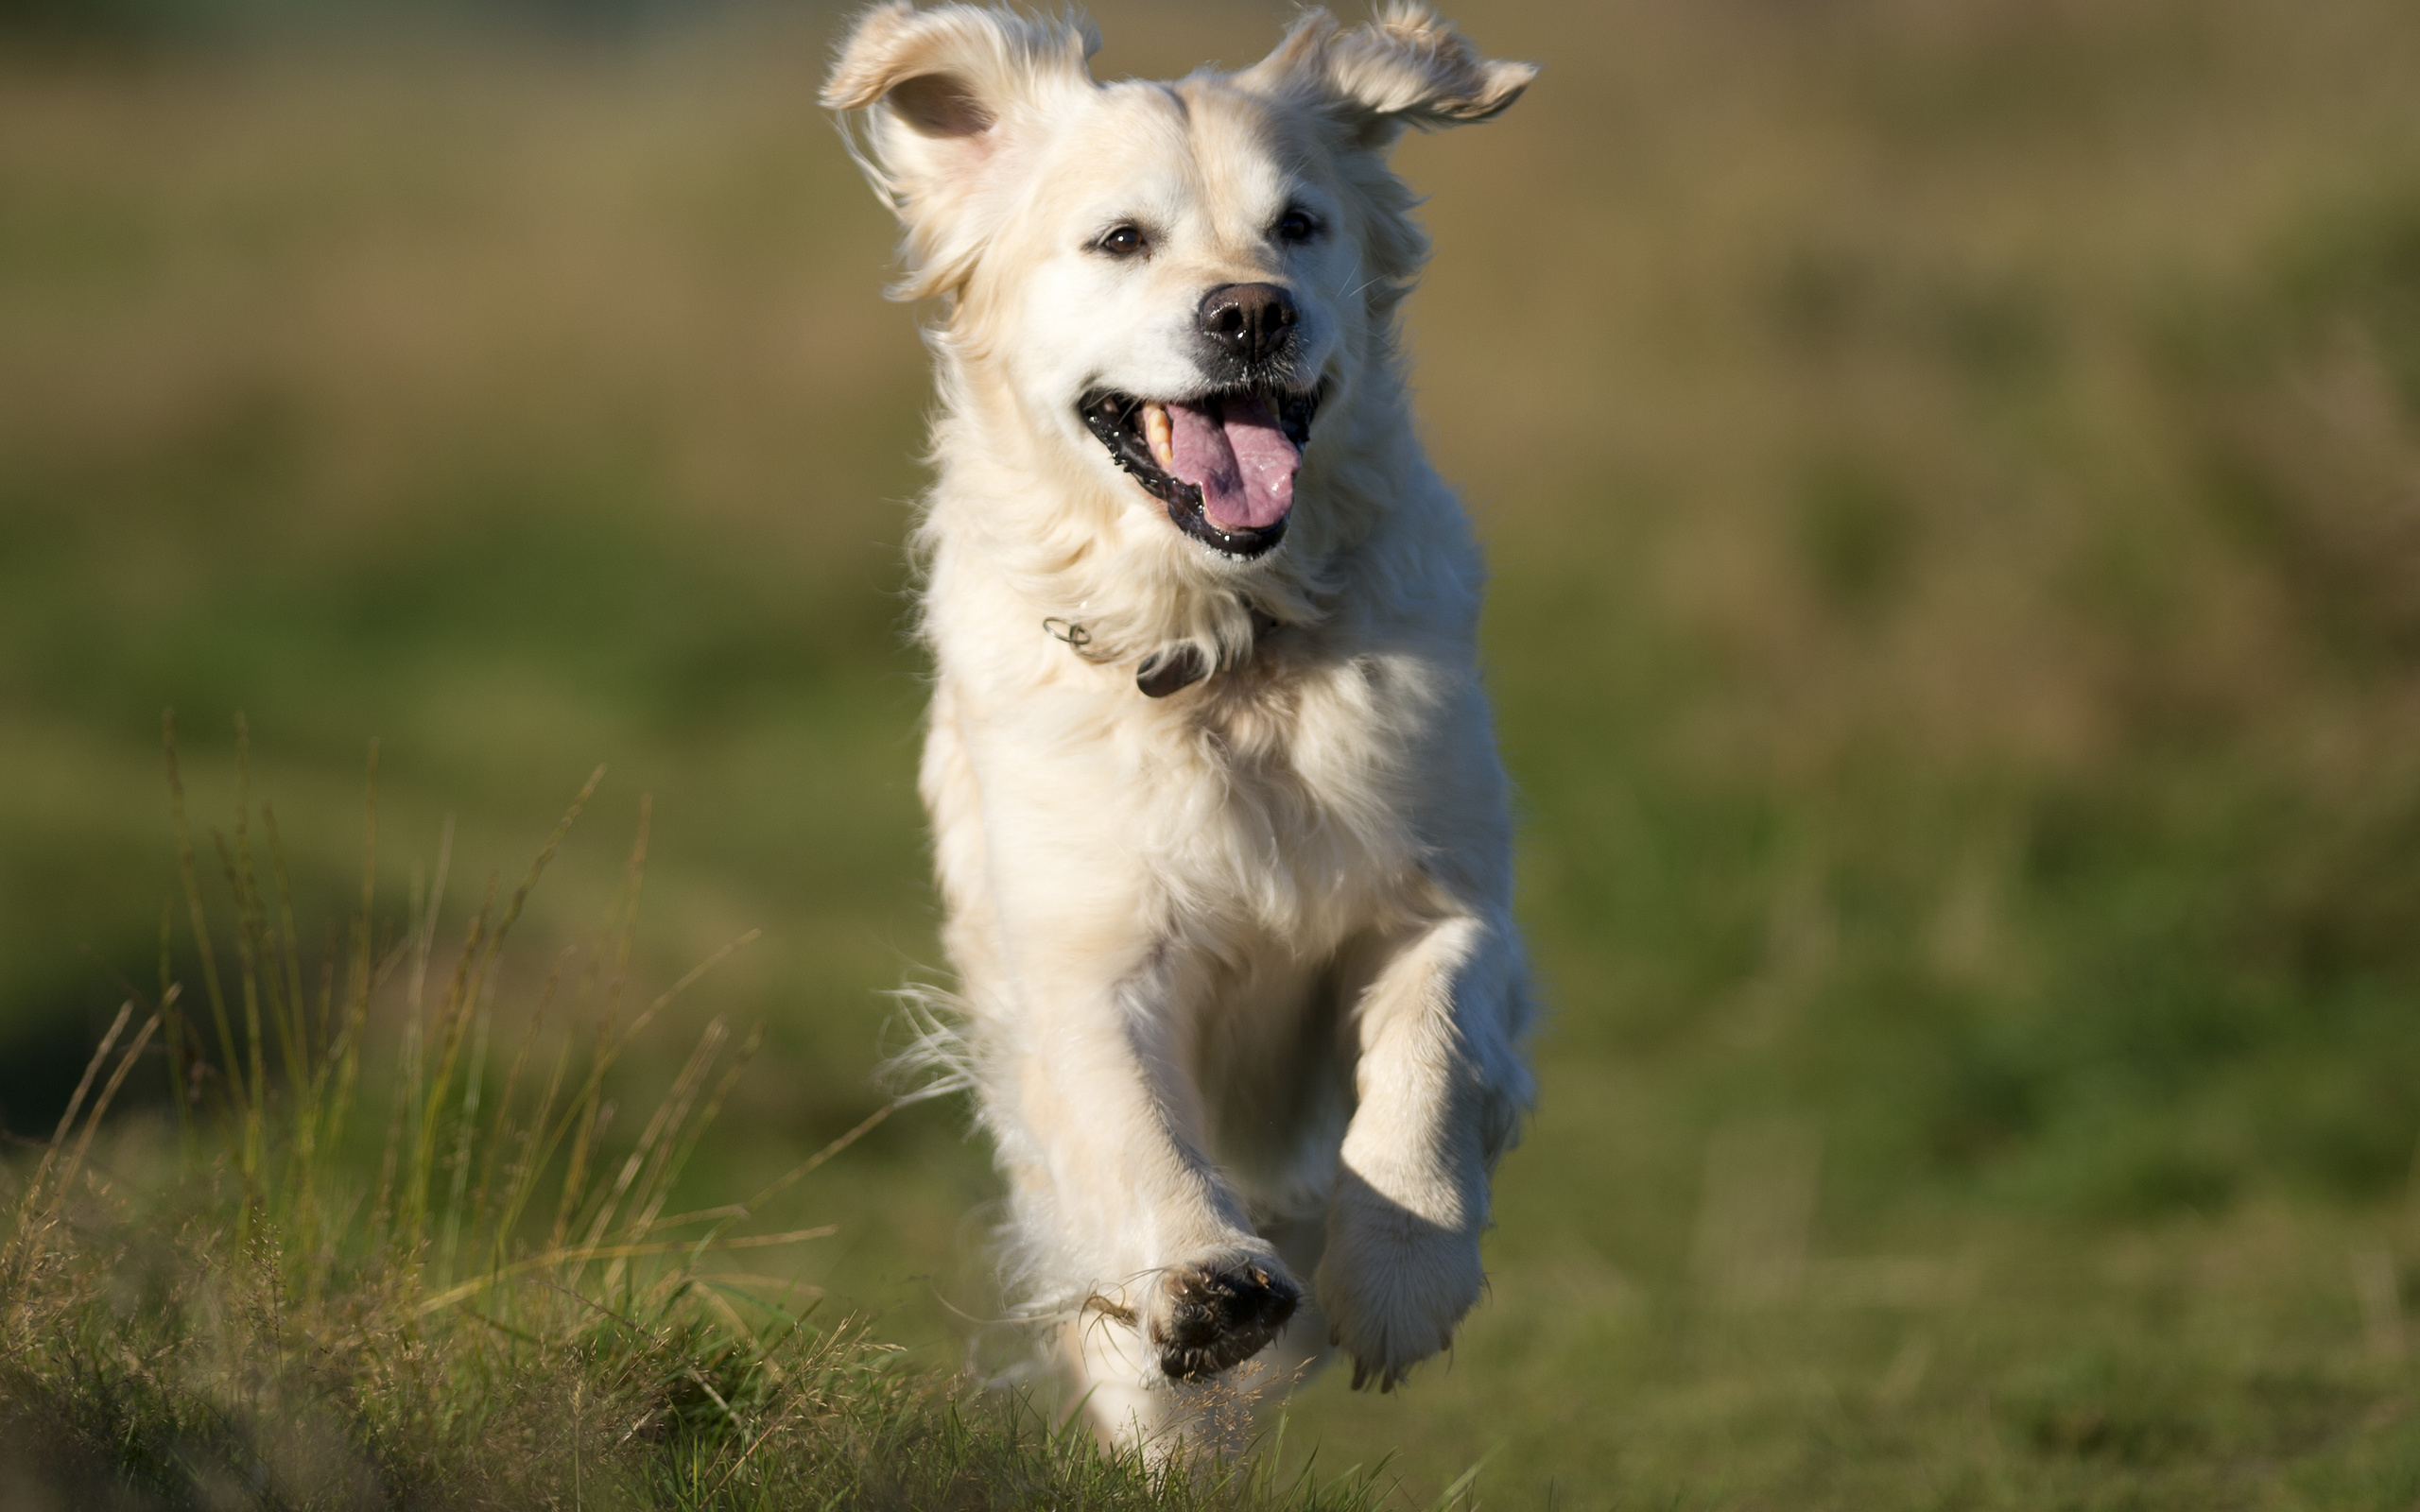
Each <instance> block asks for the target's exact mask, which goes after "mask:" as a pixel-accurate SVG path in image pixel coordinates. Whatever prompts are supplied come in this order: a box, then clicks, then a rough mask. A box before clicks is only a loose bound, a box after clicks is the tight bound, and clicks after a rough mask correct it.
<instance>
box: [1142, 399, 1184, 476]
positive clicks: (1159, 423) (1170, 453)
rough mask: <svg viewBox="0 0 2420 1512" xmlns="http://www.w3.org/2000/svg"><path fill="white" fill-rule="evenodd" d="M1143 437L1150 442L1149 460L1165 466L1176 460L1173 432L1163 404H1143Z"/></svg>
mask: <svg viewBox="0 0 2420 1512" xmlns="http://www.w3.org/2000/svg"><path fill="white" fill-rule="evenodd" d="M1143 439H1144V440H1146V441H1148V442H1150V447H1151V460H1152V461H1154V462H1157V463H1158V464H1160V466H1161V467H1163V468H1166V467H1168V466H1170V465H1172V464H1173V463H1174V462H1175V461H1176V440H1175V434H1174V432H1172V431H1171V430H1170V429H1169V428H1168V412H1167V405H1165V404H1145V405H1144V406H1143Z"/></svg>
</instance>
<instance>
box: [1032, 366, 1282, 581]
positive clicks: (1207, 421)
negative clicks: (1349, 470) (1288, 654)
mask: <svg viewBox="0 0 2420 1512" xmlns="http://www.w3.org/2000/svg"><path fill="white" fill-rule="evenodd" d="M1319 404H1320V401H1319V393H1318V391H1317V390H1316V389H1314V390H1311V391H1309V392H1307V393H1296V392H1293V391H1291V390H1288V389H1282V388H1233V389H1227V390H1223V391H1221V392H1219V393H1213V394H1205V395H1202V396H1201V398H1198V399H1167V400H1154V399H1137V398H1135V397H1134V396H1133V395H1132V394H1121V393H1117V392H1115V391H1114V390H1110V389H1096V390H1094V391H1093V392H1091V393H1089V394H1086V395H1085V396H1084V397H1083V399H1082V400H1081V401H1080V402H1079V404H1078V408H1079V410H1080V412H1081V413H1082V415H1083V417H1084V423H1085V424H1086V425H1087V426H1089V427H1091V429H1092V433H1093V434H1094V435H1095V436H1098V437H1099V438H1100V443H1101V444H1102V445H1103V446H1106V447H1108V448H1109V455H1111V456H1112V457H1114V458H1115V459H1116V462H1117V465H1118V466H1119V467H1122V468H1124V469H1125V470H1126V471H1127V472H1132V474H1134V479H1135V481H1136V482H1138V483H1140V484H1142V485H1143V487H1144V488H1145V489H1147V490H1150V493H1151V496H1152V497H1154V498H1156V499H1158V500H1160V501H1161V502H1162V503H1164V504H1166V505H1167V509H1168V518H1169V519H1171V520H1173V521H1175V522H1176V524H1177V528H1179V529H1181V530H1183V531H1184V533H1185V534H1186V535H1188V536H1191V537H1193V538H1194V539H1195V540H1196V541H1201V542H1202V543H1203V544H1204V545H1207V546H1211V547H1213V548H1215V549H1217V550H1219V551H1222V552H1225V553H1226V554H1227V555H1229V556H1231V557H1257V556H1259V555H1260V554H1261V553H1263V552H1265V551H1268V550H1269V549H1270V548H1271V547H1272V546H1275V545H1276V544H1277V542H1278V541H1280V540H1282V539H1284V537H1285V535H1286V517H1287V515H1288V512H1290V511H1291V510H1292V509H1293V507H1294V473H1295V472H1296V471H1298V470H1299V469H1300V468H1301V467H1302V465H1303V447H1304V445H1305V443H1306V442H1308V441H1309V440H1310V438H1311V417H1312V415H1313V414H1315V413H1317V412H1318V409H1319Z"/></svg>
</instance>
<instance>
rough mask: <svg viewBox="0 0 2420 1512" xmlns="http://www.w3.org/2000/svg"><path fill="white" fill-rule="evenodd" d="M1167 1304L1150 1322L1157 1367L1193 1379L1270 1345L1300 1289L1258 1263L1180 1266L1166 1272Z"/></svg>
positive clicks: (1297, 1299) (1175, 1376)
mask: <svg viewBox="0 0 2420 1512" xmlns="http://www.w3.org/2000/svg"><path fill="white" fill-rule="evenodd" d="M1163 1284H1164V1285H1165V1286H1166V1288H1167V1297H1166V1305H1165V1308H1164V1310H1163V1311H1162V1314H1161V1315H1160V1317H1159V1318H1158V1319H1157V1320H1156V1321H1155V1322H1154V1323H1153V1324H1152V1326H1151V1343H1152V1345H1153V1347H1154V1348H1156V1349H1158V1350H1159V1356H1160V1369H1161V1371H1162V1372H1163V1373H1165V1374H1166V1375H1167V1376H1168V1377H1169V1378H1170V1379H1171V1380H1176V1381H1196V1380H1199V1379H1201V1377H1203V1376H1213V1375H1217V1374H1218V1373H1219V1371H1221V1370H1225V1369H1228V1368H1230V1367H1232V1366H1237V1365H1241V1364H1242V1363H1243V1362H1244V1361H1246V1360H1249V1359H1251V1358H1252V1357H1253V1355H1255V1354H1258V1353H1259V1352H1260V1351H1261V1350H1263V1349H1267V1348H1268V1347H1269V1344H1270V1341H1271V1340H1272V1339H1274V1338H1276V1337H1277V1335H1278V1332H1279V1331H1281V1330H1283V1329H1284V1328H1285V1327H1286V1321H1287V1319H1288V1318H1290V1317H1292V1316H1293V1315H1294V1308H1295V1306H1296V1304H1297V1303H1299V1302H1300V1301H1301V1300H1302V1297H1303V1293H1302V1288H1301V1287H1299V1286H1296V1285H1295V1284H1294V1282H1293V1281H1292V1280H1288V1278H1287V1277H1286V1276H1284V1275H1283V1274H1281V1273H1279V1272H1278V1271H1277V1270H1276V1269H1275V1268H1274V1267H1273V1266H1271V1265H1268V1264H1264V1263H1260V1262H1258V1261H1250V1260H1247V1261H1240V1262H1235V1263H1223V1264H1207V1265H1181V1266H1178V1267H1177V1268H1176V1269H1174V1270H1172V1271H1170V1272H1169V1273H1168V1276H1167V1280H1166V1281H1165V1282H1164V1283H1163Z"/></svg>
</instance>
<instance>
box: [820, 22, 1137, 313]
mask: <svg viewBox="0 0 2420 1512" xmlns="http://www.w3.org/2000/svg"><path fill="white" fill-rule="evenodd" d="M1099 46H1100V36H1099V33H1098V32H1096V31H1095V30H1093V28H1092V26H1091V25H1090V24H1089V23H1080V22H1075V21H1068V22H1048V21H1036V20H1029V19H1028V18H1026V17H1023V16H1019V15H1015V14H1013V13H1011V12H1010V11H1006V10H989V9H978V8H977V7H974V6H964V5H943V6H936V7H934V8H933V9H930V10H918V9H915V7H914V6H913V5H911V4H909V3H908V0H890V3H889V4H887V5H882V6H877V7H876V8H874V9H872V10H869V11H867V12H866V13H865V14H863V15H861V16H859V17H858V18H857V21H856V26H853V27H852V28H850V31H849V35H848V37H847V39H846V40H845V41H843V42H842V43H840V49H839V55H838V60H837V61H835V62H834V63H833V65H832V74H831V77H829V78H827V79H825V80H824V83H823V103H824V105H825V106H826V107H827V108H829V109H831V110H834V111H838V112H845V116H844V121H843V126H842V129H843V131H844V133H847V134H848V136H849V148H850V155H851V156H852V157H854V158H856V161H857V166H859V167H860V168H863V169H864V170H865V174H866V177H867V179H869V180H872V181H873V186H874V191H875V192H876V193H877V194H879V195H881V196H882V198H883V200H884V202H885V203H887V204H889V205H890V208H891V209H892V211H893V212H895V213H896V214H897V215H898V216H899V219H900V223H901V225H903V226H904V227H905V228H906V229H907V232H908V240H907V244H906V247H905V249H904V255H905V258H906V261H907V264H908V276H907V278H906V279H905V280H903V281H902V282H901V283H900V284H899V285H898V286H897V287H896V288H894V289H893V290H892V291H891V292H892V294H893V295H894V296H896V297H897V298H900V299H917V298H921V297H924V296H925V295H931V294H946V293H951V292H954V291H955V290H956V289H958V288H959V286H960V285H961V284H963V283H964V282H965V281H966V278H967V275H968V274H969V273H970V272H971V271H972V270H973V267H974V263H975V258H976V255H977V253H978V252H979V251H980V250H981V249H982V247H983V245H984V243H985V241H986V240H987V239H988V236H989V232H990V229H991V227H992V225H993V224H994V222H995V221H996V218H997V215H998V214H999V213H1000V212H1001V211H1003V210H1004V209H1005V208H1007V205H1008V203H1009V202H1010V200H1011V197H1012V195H1013V191H1014V180H1015V179H1016V174H1015V173H1014V172H1013V165H1014V163H1015V161H1016V159H1017V157H1018V156H1019V150H1020V148H1021V146H1023V145H1024V144H1025V143H1026V142H1027V141H1028V140H1029V138H1030V137H1031V136H1032V135H1034V134H1035V133H1034V126H1035V122H1036V118H1037V117H1038V116H1039V115H1040V114H1041V113H1042V112H1043V111H1044V110H1045V109H1046V108H1047V107H1048V106H1049V104H1050V103H1051V102H1052V101H1053V100H1054V99H1055V98H1062V97H1064V96H1065V95H1066V94H1069V93H1071V92H1082V93H1089V92H1091V91H1092V90H1093V89H1095V88H1096V87H1097V86H1096V85H1095V84H1094V83H1093V79H1092V74H1091V72H1090V71H1089V70H1088V69H1087V68H1086V67H1085V66H1084V63H1085V60H1086V59H1088V58H1090V57H1091V56H1092V55H1093V53H1094V52H1095V51H1097V50H1098V48H1099ZM851 119H855V120H861V121H862V122H863V127H864V131H863V136H862V138H860V137H859V136H858V135H856V133H854V132H849V131H848V122H849V120H851Z"/></svg>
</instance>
